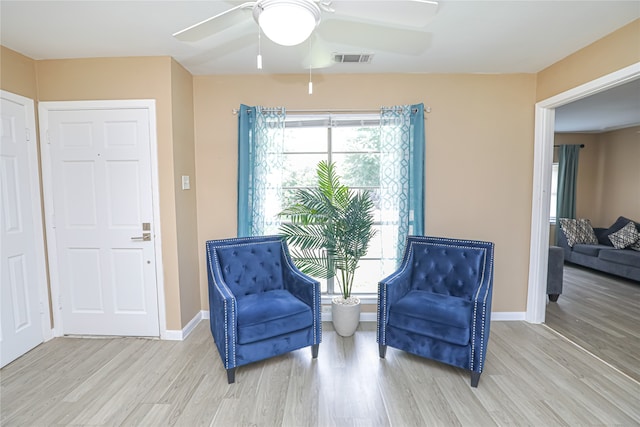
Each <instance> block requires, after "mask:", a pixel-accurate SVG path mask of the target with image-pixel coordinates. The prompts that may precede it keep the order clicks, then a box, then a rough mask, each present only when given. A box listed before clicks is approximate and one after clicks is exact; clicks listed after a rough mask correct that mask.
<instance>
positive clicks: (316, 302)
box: [283, 253, 322, 344]
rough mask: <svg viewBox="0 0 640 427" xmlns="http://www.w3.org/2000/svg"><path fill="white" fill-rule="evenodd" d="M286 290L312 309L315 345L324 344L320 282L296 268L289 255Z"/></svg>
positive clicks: (284, 276) (286, 261)
mask: <svg viewBox="0 0 640 427" xmlns="http://www.w3.org/2000/svg"><path fill="white" fill-rule="evenodd" d="M284 259H285V263H284V265H283V279H284V288H285V289H286V290H287V291H289V292H290V293H291V294H292V295H293V296H295V297H296V298H298V299H299V300H300V301H302V302H304V303H305V304H307V305H308V306H309V307H311V313H312V315H313V331H314V334H313V344H320V342H322V313H321V310H320V282H318V281H317V280H314V279H313V278H311V277H309V276H307V275H306V274H304V273H303V272H301V271H300V270H298V268H297V267H296V266H295V264H294V263H293V261H292V260H291V258H290V257H289V256H288V253H285V256H284Z"/></svg>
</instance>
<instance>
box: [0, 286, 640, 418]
mask: <svg viewBox="0 0 640 427" xmlns="http://www.w3.org/2000/svg"><path fill="white" fill-rule="evenodd" d="M562 298H563V297H561V299H562ZM567 300H568V298H567ZM0 376H1V380H0V386H1V388H0V393H1V395H0V399H1V400H0V404H1V418H0V424H2V425H3V426H13V425H22V426H40V425H82V426H86V425H113V426H117V425H129V426H162V425H181V426H199V425H205V426H206V425H212V426H391V425H393V426H456V425H466V426H492V425H503V426H517V425H532V426H556V425H558V426H576V425H581V426H588V425H607V426H610V425H620V426H632V425H640V405H639V397H638V396H640V384H639V383H638V382H636V381H634V380H632V379H630V378H628V377H626V376H624V375H623V374H621V373H619V372H618V371H616V370H614V369H612V368H611V367H609V366H607V365H606V364H604V363H602V362H600V361H599V360H597V359H595V358H594V357H592V356H591V355H589V354H588V353H586V352H584V351H583V350H581V349H580V348H578V347H577V346H575V345H574V344H572V343H570V342H569V341H567V340H566V339H564V338H563V337H561V336H559V335H558V334H557V333H555V332H553V331H552V330H550V329H549V328H547V327H546V326H545V325H532V324H528V323H525V322H494V323H493V324H492V325H491V338H490V342H489V346H488V355H487V361H486V367H485V371H484V373H483V374H482V377H481V379H480V385H479V387H478V388H477V389H472V388H471V387H470V386H469V375H468V374H467V373H466V372H463V371H461V370H459V369H456V368H452V367H449V366H446V365H442V364H439V363H436V362H432V361H429V360H426V359H422V358H419V357H416V356H412V355H410V354H407V353H404V352H401V351H398V350H395V349H392V348H389V349H388V351H387V358H386V360H381V359H379V358H378V349H377V344H376V340H375V332H374V324H372V323H369V324H366V325H364V327H363V328H362V330H359V331H358V332H357V333H356V335H355V336H353V337H350V338H342V337H339V336H337V335H336V334H335V332H333V331H331V330H330V327H329V326H328V325H327V326H326V327H325V330H324V334H323V343H322V344H321V345H320V354H319V358H318V359H317V360H315V361H313V360H312V359H311V351H310V349H308V348H306V349H302V350H298V351H295V352H292V353H289V354H287V355H283V356H280V357H276V358H272V359H269V360H267V361H263V362H258V363H254V364H252V365H249V366H244V367H240V368H238V371H237V374H236V383H235V384H232V385H228V384H227V383H226V374H225V371H224V369H223V368H222V363H221V361H220V359H219V356H218V354H217V352H216V351H215V347H214V344H213V340H212V338H211V334H210V332H209V330H208V323H207V322H201V323H200V324H199V325H198V326H197V327H196V329H195V330H194V332H193V333H192V334H191V335H190V336H189V337H188V338H187V339H186V340H185V341H182V342H176V341H158V340H147V339H135V338H115V339H81V338H56V339H53V340H51V341H49V342H47V343H45V344H43V345H40V346H39V347H37V348H35V349H34V350H32V351H31V352H29V353H27V354H26V355H25V356H23V357H21V358H19V359H18V360H16V361H14V362H13V363H11V364H10V365H8V366H6V367H5V368H3V369H2V370H1V371H0Z"/></svg>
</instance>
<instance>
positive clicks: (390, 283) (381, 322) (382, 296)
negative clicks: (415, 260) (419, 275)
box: [377, 262, 411, 345]
mask: <svg viewBox="0 0 640 427" xmlns="http://www.w3.org/2000/svg"><path fill="white" fill-rule="evenodd" d="M409 266H410V263H409V262H404V263H403V264H402V267H401V268H400V269H399V270H397V271H396V272H395V273H393V274H392V275H390V276H388V277H386V278H384V279H382V280H381V281H380V282H379V283H378V308H377V312H378V327H377V329H378V336H377V341H378V343H379V344H382V345H386V334H385V331H386V326H387V322H388V321H389V308H390V307H391V305H392V304H393V303H395V302H396V301H398V300H399V299H400V298H402V297H403V296H404V295H406V294H407V293H408V292H409V290H410V289H411V269H410V267H409Z"/></svg>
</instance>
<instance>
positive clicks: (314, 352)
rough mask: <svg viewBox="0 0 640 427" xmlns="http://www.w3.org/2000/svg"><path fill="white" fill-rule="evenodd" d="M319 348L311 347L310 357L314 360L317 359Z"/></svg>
mask: <svg viewBox="0 0 640 427" xmlns="http://www.w3.org/2000/svg"><path fill="white" fill-rule="evenodd" d="M319 348H320V344H314V345H312V346H311V357H312V358H314V359H316V358H317V357H318V349H319Z"/></svg>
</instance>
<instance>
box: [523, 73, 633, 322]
mask: <svg viewBox="0 0 640 427" xmlns="http://www.w3.org/2000/svg"><path fill="white" fill-rule="evenodd" d="M638 78H640V62H637V63H635V64H632V65H629V66H628V67H625V68H623V69H621V70H618V71H615V72H613V73H611V74H607V75H605V76H602V77H600V78H597V79H595V80H592V81H590V82H588V83H585V84H583V85H580V86H577V87H575V88H573V89H570V90H567V91H565V92H562V93H560V94H558V95H555V96H552V97H551V98H547V99H545V100H543V101H540V102H538V103H537V104H536V106H535V143H534V156H533V200H532V203H531V205H532V206H531V246H530V250H529V286H528V295H527V311H526V314H525V320H526V321H527V322H530V323H544V321H545V311H546V303H547V295H546V294H547V292H546V283H547V261H548V258H549V250H548V248H549V209H550V205H549V204H550V201H551V191H550V190H551V164H552V162H553V137H554V128H555V109H556V108H557V107H560V106H562V105H565V104H568V103H570V102H573V101H577V100H579V99H582V98H585V97H587V96H590V95H593V94H596V93H598V92H602V91H604V90H607V89H610V88H612V87H615V86H619V85H621V84H624V83H627V82H629V81H632V80H636V79H638Z"/></svg>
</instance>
